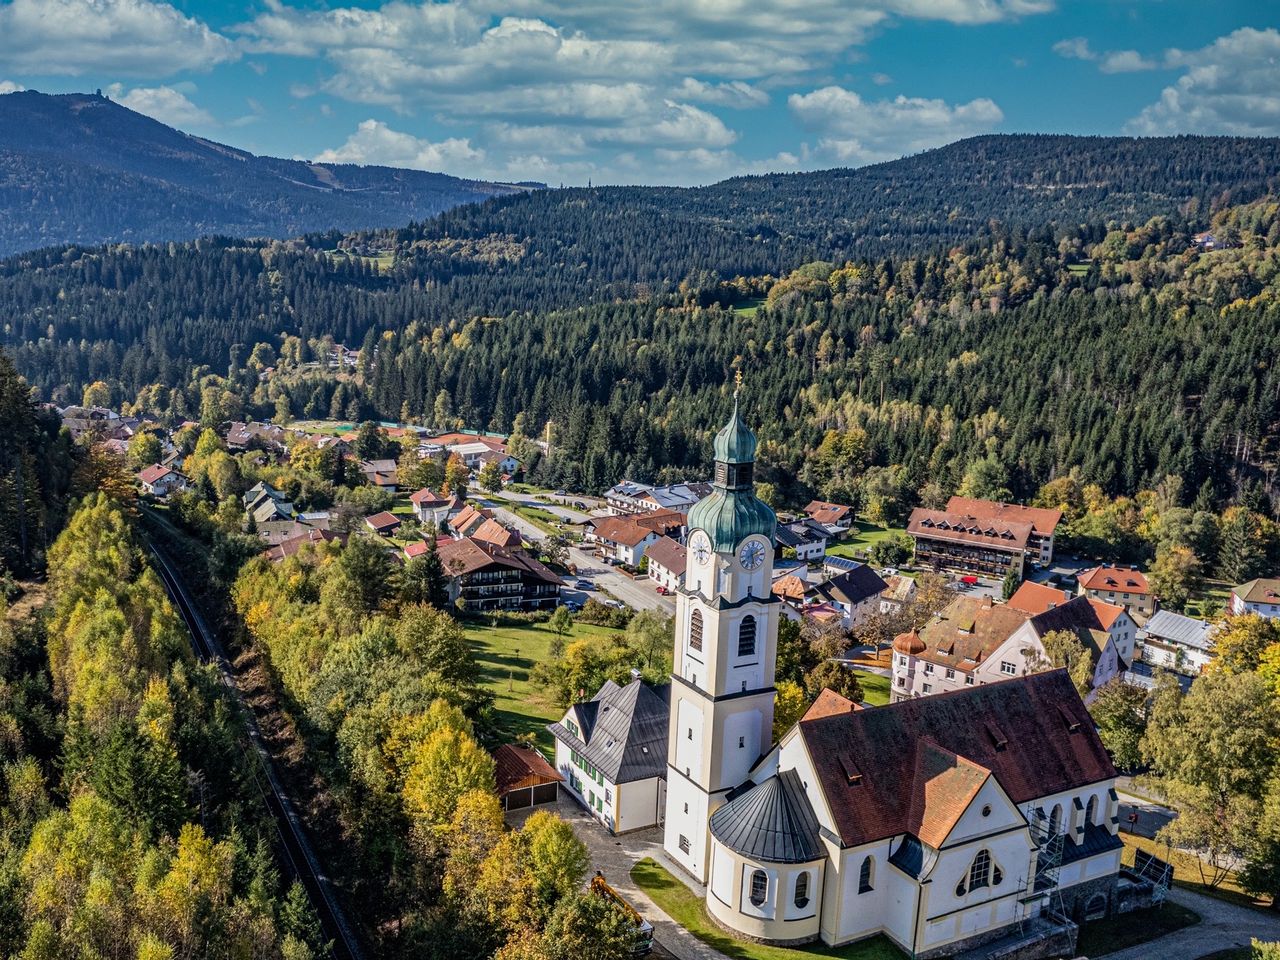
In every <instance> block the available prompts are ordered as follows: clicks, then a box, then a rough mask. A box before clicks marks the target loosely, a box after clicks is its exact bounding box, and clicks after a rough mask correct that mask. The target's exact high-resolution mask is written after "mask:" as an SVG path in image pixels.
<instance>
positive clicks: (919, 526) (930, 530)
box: [907, 507, 1031, 553]
mask: <svg viewBox="0 0 1280 960" xmlns="http://www.w3.org/2000/svg"><path fill="white" fill-rule="evenodd" d="M907 533H909V534H911V536H913V537H929V538H931V539H934V540H950V541H954V542H957V543H967V544H973V545H976V546H983V547H988V548H990V549H992V550H1005V551H1008V552H1010V553H1016V552H1018V551H1020V550H1025V549H1026V548H1027V541H1028V540H1030V539H1031V524H1029V523H1011V522H1009V521H1005V520H991V519H986V518H979V517H975V516H972V515H970V514H964V513H948V512H947V511H945V510H926V509H924V507H916V509H914V510H912V511H911V519H910V520H908V521H907Z"/></svg>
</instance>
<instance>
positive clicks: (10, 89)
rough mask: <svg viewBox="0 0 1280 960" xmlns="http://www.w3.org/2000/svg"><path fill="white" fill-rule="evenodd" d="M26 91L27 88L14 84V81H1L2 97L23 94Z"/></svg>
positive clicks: (0, 91)
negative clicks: (9, 94)
mask: <svg viewBox="0 0 1280 960" xmlns="http://www.w3.org/2000/svg"><path fill="white" fill-rule="evenodd" d="M25 89H27V88H26V87H24V86H21V85H19V84H16V83H14V82H13V81H12V80H0V95H3V94H6V93H21V92H22V91H23V90H25Z"/></svg>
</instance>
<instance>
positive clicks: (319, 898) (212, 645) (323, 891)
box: [147, 518, 365, 960]
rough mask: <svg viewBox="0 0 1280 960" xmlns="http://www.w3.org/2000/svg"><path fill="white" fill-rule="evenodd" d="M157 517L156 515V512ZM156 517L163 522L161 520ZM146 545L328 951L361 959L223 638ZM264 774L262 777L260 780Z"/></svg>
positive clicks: (165, 561)
mask: <svg viewBox="0 0 1280 960" xmlns="http://www.w3.org/2000/svg"><path fill="white" fill-rule="evenodd" d="M156 519H157V520H158V521H159V518H156ZM159 522H162V523H163V521H159ZM147 546H148V547H149V548H150V550H151V555H152V556H153V557H154V558H155V567H156V572H157V573H159V574H160V579H161V580H162V581H164V585H165V589H166V590H167V591H168V593H169V596H170V598H171V599H172V600H173V603H174V606H176V607H177V608H178V612H179V614H181V616H182V619H183V621H184V622H185V623H186V625H187V629H188V631H189V632H190V634H191V645H192V649H193V650H194V651H195V654H196V656H197V657H198V658H199V659H200V660H201V661H203V662H205V663H212V664H214V665H215V666H216V667H217V668H218V675H219V677H220V678H221V680H222V684H223V686H225V687H226V688H227V690H228V691H229V692H230V693H231V695H232V696H233V697H234V698H235V700H236V702H237V703H238V704H239V705H240V712H241V715H242V716H243V717H244V725H245V732H246V733H247V734H248V736H249V742H250V743H251V744H252V745H253V749H254V753H255V755H256V758H257V770H258V771H260V772H261V774H262V777H261V778H259V777H258V776H257V773H256V772H255V776H254V779H255V781H256V782H257V784H258V789H259V791H260V792H261V793H262V798H263V802H264V803H266V805H267V809H268V810H269V811H270V812H271V816H272V819H273V820H274V821H275V825H276V832H277V834H278V836H279V839H280V847H281V849H282V850H284V852H285V856H286V858H287V861H288V866H289V867H290V869H291V870H292V872H293V875H294V876H295V877H297V878H298V880H299V881H300V882H301V883H302V885H303V886H304V887H305V888H306V891H307V894H308V896H309V897H310V898H311V904H312V906H313V907H314V908H315V911H316V914H317V915H318V916H319V918H320V923H321V925H322V927H323V928H324V932H325V935H326V936H327V937H328V938H329V940H330V941H331V943H332V947H331V953H332V955H333V957H334V958H335V960H365V953H364V950H363V948H362V947H361V945H360V940H359V938H358V937H357V936H356V933H355V930H354V929H353V928H352V927H351V924H350V922H349V921H348V920H347V916H346V914H345V912H344V911H343V910H342V907H341V906H340V905H339V903H338V900H337V897H336V895H335V893H334V889H333V883H332V881H331V880H330V879H329V878H328V876H327V875H326V874H325V872H324V869H323V866H322V865H321V863H320V858H319V857H318V856H316V852H315V849H314V848H313V847H312V845H311V841H310V840H309V839H308V837H307V832H306V827H305V826H304V825H303V823H302V820H301V818H300V817H299V816H298V814H297V811H296V810H295V809H294V805H293V802H292V801H291V800H290V798H289V794H288V792H287V791H286V790H285V789H284V786H283V784H282V783H281V782H280V778H279V777H278V776H277V774H276V770H275V762H274V761H273V760H272V758H271V754H270V752H269V751H268V750H267V748H266V746H265V744H264V743H263V740H262V734H261V732H260V731H259V730H258V724H257V722H256V721H255V720H254V717H253V713H252V711H250V709H249V707H248V705H247V704H246V703H244V700H243V698H242V697H241V695H240V689H239V688H238V687H237V686H236V682H235V676H234V675H233V673H232V670H231V662H230V660H228V659H227V655H226V652H225V651H224V650H223V647H222V642H221V641H220V640H219V639H218V636H217V634H216V633H215V632H214V631H213V630H211V629H210V628H209V625H208V623H206V621H205V619H204V617H203V615H202V614H201V613H200V611H199V609H198V608H197V607H196V605H195V604H194V603H193V602H192V600H191V598H190V597H189V596H188V594H187V590H186V587H185V585H184V584H183V582H182V579H181V577H180V576H179V574H178V572H177V570H176V569H175V568H174V565H173V563H172V562H171V561H170V560H169V558H168V557H167V556H165V554H164V551H163V550H162V549H161V548H160V547H159V546H157V545H156V543H155V542H154V540H152V539H151V538H149V537H148V538H147ZM263 780H265V786H264V784H263Z"/></svg>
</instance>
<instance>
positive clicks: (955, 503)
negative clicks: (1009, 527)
mask: <svg viewBox="0 0 1280 960" xmlns="http://www.w3.org/2000/svg"><path fill="white" fill-rule="evenodd" d="M947 513H963V514H967V515H968V516H971V517H977V518H979V519H982V520H1001V521H1004V522H1005V523H1029V524H1031V526H1032V527H1033V528H1034V529H1035V531H1036V533H1038V534H1040V535H1041V536H1045V537H1047V536H1049V535H1050V534H1052V533H1053V531H1054V530H1055V529H1056V528H1057V526H1058V524H1059V523H1060V522H1061V521H1062V511H1061V510H1050V509H1047V508H1045V507H1024V506H1021V505H1020V504H1016V503H998V502H996V501H995V500H976V499H974V498H973V497H952V498H951V499H950V500H948V501H947Z"/></svg>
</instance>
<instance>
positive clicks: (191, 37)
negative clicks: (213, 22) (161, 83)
mask: <svg viewBox="0 0 1280 960" xmlns="http://www.w3.org/2000/svg"><path fill="white" fill-rule="evenodd" d="M237 56H238V53H237V51H236V49H235V46H234V45H233V43H232V42H231V41H230V40H228V39H227V38H226V37H224V36H222V35H221V34H219V33H216V32H214V31H213V30H211V29H210V28H209V27H208V26H207V25H206V24H204V23H202V22H201V21H199V20H196V19H193V18H191V17H188V16H186V15H185V14H183V13H180V12H179V11H178V10H177V9H176V8H174V7H173V6H171V5H169V4H167V3H161V2H156V0H10V2H8V3H4V4H0V68H3V69H8V70H12V71H14V72H21V73H34V74H39V75H48V74H66V75H70V76H79V75H81V74H86V73H94V72H109V73H115V74H117V75H124V76H167V75H170V74H173V73H176V72H178V71H182V70H206V69H208V68H210V67H212V66H214V65H216V64H218V63H222V62H224V61H227V60H232V59H235V57H237Z"/></svg>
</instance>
